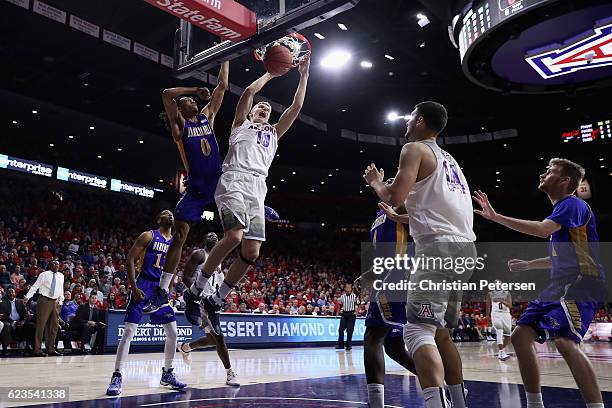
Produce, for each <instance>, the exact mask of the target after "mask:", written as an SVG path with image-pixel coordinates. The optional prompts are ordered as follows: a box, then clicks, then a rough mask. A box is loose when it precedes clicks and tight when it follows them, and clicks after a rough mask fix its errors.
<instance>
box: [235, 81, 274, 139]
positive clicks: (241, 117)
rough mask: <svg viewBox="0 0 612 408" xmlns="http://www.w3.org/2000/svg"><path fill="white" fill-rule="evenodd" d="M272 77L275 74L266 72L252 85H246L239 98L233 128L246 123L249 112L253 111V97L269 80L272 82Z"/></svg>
mask: <svg viewBox="0 0 612 408" xmlns="http://www.w3.org/2000/svg"><path fill="white" fill-rule="evenodd" d="M272 78H274V76H272V75H270V74H269V73H267V72H266V73H265V74H263V75H262V76H260V77H259V78H258V79H256V80H255V81H253V83H251V85H249V86H247V87H246V89H245V90H244V92H243V93H242V95H241V96H240V99H239V100H238V105H236V113H235V115H234V123H233V124H232V129H234V128H237V127H238V126H240V125H242V124H243V123H244V121H245V120H246V118H247V116H248V115H249V112H250V111H251V108H252V107H253V98H254V97H255V95H256V94H257V93H258V92H259V91H261V90H262V88H263V87H264V86H265V85H266V84H267V83H268V82H270V80H271V79H272Z"/></svg>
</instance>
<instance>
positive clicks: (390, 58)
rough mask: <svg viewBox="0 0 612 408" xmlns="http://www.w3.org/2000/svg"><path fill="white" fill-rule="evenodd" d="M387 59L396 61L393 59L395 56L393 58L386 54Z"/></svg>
mask: <svg viewBox="0 0 612 408" xmlns="http://www.w3.org/2000/svg"><path fill="white" fill-rule="evenodd" d="M385 58H386V59H388V60H390V61H393V60H394V59H395V57H393V56H391V55H389V54H385Z"/></svg>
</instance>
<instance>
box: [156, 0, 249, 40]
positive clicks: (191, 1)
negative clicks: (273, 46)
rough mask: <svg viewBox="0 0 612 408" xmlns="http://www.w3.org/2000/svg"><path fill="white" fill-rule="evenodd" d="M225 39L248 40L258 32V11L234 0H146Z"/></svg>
mask: <svg viewBox="0 0 612 408" xmlns="http://www.w3.org/2000/svg"><path fill="white" fill-rule="evenodd" d="M145 1H146V2H147V3H149V4H151V5H153V6H155V7H157V8H159V9H161V10H163V11H165V12H166V13H170V14H172V15H174V16H175V17H178V18H181V19H183V20H185V21H187V22H189V23H191V24H193V25H194V26H195V27H200V28H203V29H204V30H206V31H209V32H211V33H213V34H215V35H217V36H219V37H221V38H222V39H223V40H230V41H234V42H238V41H242V40H245V39H247V38H249V37H251V36H253V35H254V34H255V33H256V32H257V16H256V14H255V13H254V12H253V11H251V10H249V9H248V8H246V7H245V6H243V5H242V4H240V3H238V2H236V1H234V0H180V1H179V0H145Z"/></svg>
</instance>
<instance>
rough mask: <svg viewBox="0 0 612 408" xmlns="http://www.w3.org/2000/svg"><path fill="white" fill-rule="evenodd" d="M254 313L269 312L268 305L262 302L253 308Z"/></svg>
mask: <svg viewBox="0 0 612 408" xmlns="http://www.w3.org/2000/svg"><path fill="white" fill-rule="evenodd" d="M253 313H256V314H268V312H267V311H266V305H265V304H264V303H263V302H262V303H260V304H259V305H258V306H257V309H255V310H253Z"/></svg>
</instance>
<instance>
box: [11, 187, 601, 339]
mask: <svg viewBox="0 0 612 408" xmlns="http://www.w3.org/2000/svg"><path fill="white" fill-rule="evenodd" d="M0 181H2V183H0V196H2V197H11V199H8V200H4V199H3V200H1V201H0V299H5V298H6V297H7V294H8V291H9V290H10V289H12V290H14V296H15V297H16V298H17V299H23V298H24V296H25V295H26V294H27V293H28V291H29V289H30V287H31V285H33V284H34V282H35V281H36V279H37V277H38V275H39V274H40V273H41V272H42V271H45V270H47V269H48V265H49V263H50V262H51V261H52V260H58V261H59V262H60V269H59V270H60V272H61V273H63V274H64V277H65V281H64V297H65V302H64V304H63V305H62V308H61V312H60V318H61V321H60V325H62V327H63V328H64V329H66V328H67V327H68V326H69V325H70V322H71V321H72V320H73V319H74V318H75V316H76V315H77V309H78V307H79V305H82V304H87V303H88V302H89V300H90V297H91V295H92V294H96V301H95V305H96V308H97V309H99V310H102V311H104V310H108V309H125V308H126V305H127V302H128V300H129V294H130V290H131V288H130V287H129V285H128V281H127V268H126V258H127V253H128V251H129V248H130V247H131V245H132V243H133V242H134V240H135V238H136V237H137V236H138V234H140V232H142V231H143V230H146V229H151V228H155V225H154V221H155V215H156V214H157V212H158V211H159V210H160V209H161V208H160V207H159V206H160V204H159V203H156V204H155V205H157V207H154V206H153V204H152V202H150V201H148V200H143V199H132V198H124V197H123V196H118V195H117V194H115V193H109V192H104V193H96V195H95V196H92V194H94V193H90V192H89V191H87V189H86V188H82V189H81V190H82V191H81V190H78V189H70V190H66V189H62V190H61V191H60V190H57V191H56V190H54V189H52V188H51V189H50V188H49V186H45V185H43V186H41V187H39V188H38V189H37V188H36V187H35V186H34V187H33V184H26V185H23V184H22V183H20V182H16V181H14V180H12V179H11V178H8V177H2V179H1V180H0ZM162 208H164V207H162ZM166 208H171V205H169V203H168V205H167V206H166ZM201 229H202V228H200V231H199V234H198V231H197V230H196V232H195V233H194V234H193V236H192V238H191V239H190V241H188V243H187V245H186V246H185V248H184V251H183V255H182V260H181V264H180V266H179V270H180V269H181V267H182V265H183V264H184V262H185V260H186V259H187V257H188V256H189V255H190V254H191V252H192V251H193V250H195V249H199V248H201V247H202V241H203V240H204V235H205V234H206V232H208V231H201ZM341 234H344V235H341ZM269 235H270V236H269V239H268V242H267V243H266V245H264V246H263V250H262V255H261V257H260V258H259V259H258V260H257V262H256V264H255V265H254V267H252V268H251V269H250V270H249V272H248V273H247V277H246V279H244V280H243V281H242V282H241V283H240V284H239V285H238V287H237V288H236V290H235V291H234V292H232V293H231V294H230V297H229V299H228V303H227V307H226V309H225V312H227V313H261V314H285V315H316V316H337V315H338V314H339V310H340V303H339V302H338V298H339V297H340V295H341V293H342V288H343V287H344V284H345V283H346V282H352V281H353V280H354V279H355V277H356V272H355V271H358V270H359V244H360V241H361V240H362V239H363V238H364V237H363V236H362V235H363V234H361V235H360V234H355V233H353V235H350V233H346V232H339V231H335V232H334V231H331V230H330V231H323V232H321V231H313V232H300V233H297V232H296V231H288V230H283V229H280V228H278V229H273V228H272V231H270V234H269ZM330 242H343V243H344V244H343V245H329V243H330ZM232 261H233V257H232V256H230V257H229V258H228V259H227V260H226V261H225V262H224V264H223V265H222V268H223V269H225V270H226V271H227V269H228V268H229V265H230V264H231V262H232ZM185 289H186V287H185V285H184V284H183V283H182V281H181V278H180V273H179V276H178V277H177V280H176V282H174V285H173V289H172V292H171V296H170V297H171V301H172V303H173V305H174V306H175V307H176V308H177V309H179V310H180V309H182V308H183V307H184V302H183V299H182V293H183V291H184V290H185ZM358 295H359V298H360V302H359V306H358V309H357V315H358V316H365V315H366V313H367V307H368V302H369V299H368V294H367V293H365V291H361V292H358ZM35 304H36V302H30V303H28V305H27V310H26V314H27V316H24V317H23V319H20V320H21V323H19V325H21V326H24V327H26V326H28V324H27V322H28V321H30V320H33V319H35ZM524 307H525V304H518V303H517V304H516V306H515V307H514V308H513V310H512V313H513V316H514V318H516V317H518V315H519V314H520V312H521V310H522V308H524ZM462 312H463V313H462V317H461V321H460V322H459V323H460V324H459V327H458V328H457V330H455V338H456V339H457V340H477V339H482V338H486V337H487V336H489V335H490V331H489V329H487V328H488V327H489V326H490V323H489V322H488V320H487V318H486V311H485V303H484V302H471V303H466V304H465V305H464V306H463V308H462ZM610 313H611V311H610V309H609V308H604V309H602V310H600V311H599V312H598V313H597V316H596V320H597V321H602V322H609V321H610ZM10 318H11V317H10V316H7V315H6V313H2V311H1V310H0V320H2V321H3V322H4V326H5V327H6V325H7V323H8V324H9V326H10V325H11V323H12V321H10ZM21 326H20V327H21ZM29 327H30V329H31V326H29ZM24 330H25V329H24ZM26 331H27V330H26ZM0 333H4V332H3V331H0ZM22 334H23V333H22ZM29 335H30V334H29V332H28V335H27V336H26V335H23V337H29ZM0 337H1V336H0ZM13 340H14V339H13ZM3 343H4V340H3Z"/></svg>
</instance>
